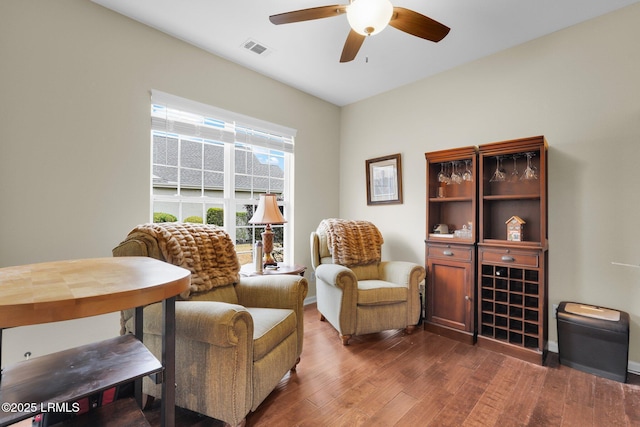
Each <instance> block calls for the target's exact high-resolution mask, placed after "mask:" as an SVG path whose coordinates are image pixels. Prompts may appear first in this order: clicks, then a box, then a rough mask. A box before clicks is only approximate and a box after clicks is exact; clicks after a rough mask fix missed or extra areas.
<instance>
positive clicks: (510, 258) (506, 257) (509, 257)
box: [502, 255, 516, 262]
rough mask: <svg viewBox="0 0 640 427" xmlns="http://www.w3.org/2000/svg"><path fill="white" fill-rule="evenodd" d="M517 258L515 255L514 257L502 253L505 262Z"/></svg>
mask: <svg viewBox="0 0 640 427" xmlns="http://www.w3.org/2000/svg"><path fill="white" fill-rule="evenodd" d="M515 260H516V259H515V258H514V257H512V256H511V255H502V261H505V262H513V261H515Z"/></svg>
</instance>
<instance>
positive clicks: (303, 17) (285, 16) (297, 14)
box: [269, 4, 347, 25]
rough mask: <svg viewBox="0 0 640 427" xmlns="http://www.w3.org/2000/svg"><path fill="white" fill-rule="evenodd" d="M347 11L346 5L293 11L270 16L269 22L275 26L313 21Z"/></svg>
mask: <svg viewBox="0 0 640 427" xmlns="http://www.w3.org/2000/svg"><path fill="white" fill-rule="evenodd" d="M346 11H347V6H346V5H340V4H337V5H333V6H320V7H312V8H310V9H301V10H294V11H292V12H285V13H279V14H277V15H271V16H270V17H269V21H271V22H272V23H274V24H276V25H280V24H291V23H293V22H301V21H311V20H313V19H321V18H331V17H332V16H338V15H341V14H343V13H345V12H346Z"/></svg>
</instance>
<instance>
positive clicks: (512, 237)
mask: <svg viewBox="0 0 640 427" xmlns="http://www.w3.org/2000/svg"><path fill="white" fill-rule="evenodd" d="M506 224H507V240H508V241H510V242H522V241H523V240H524V238H523V236H524V224H526V223H525V222H524V220H523V219H522V218H520V217H519V216H516V215H514V216H512V217H511V218H509V219H508V220H507V222H506Z"/></svg>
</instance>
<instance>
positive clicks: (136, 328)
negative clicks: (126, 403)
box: [133, 307, 144, 408]
mask: <svg viewBox="0 0 640 427" xmlns="http://www.w3.org/2000/svg"><path fill="white" fill-rule="evenodd" d="M142 313H143V310H142V307H136V310H135V314H134V316H133V333H134V334H135V336H136V338H138V339H139V340H140V341H141V342H143V341H142V336H143V332H144V331H143V330H142V325H143V324H144V319H143V318H142ZM133 395H134V397H135V398H136V402H137V403H138V407H140V408H142V378H138V379H137V380H135V381H134V382H133Z"/></svg>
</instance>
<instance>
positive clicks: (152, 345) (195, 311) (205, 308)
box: [113, 223, 308, 426]
mask: <svg viewBox="0 0 640 427" xmlns="http://www.w3.org/2000/svg"><path fill="white" fill-rule="evenodd" d="M113 255H114V256H150V257H154V258H157V259H160V260H163V261H166V262H169V263H172V264H175V265H179V266H181V267H184V268H187V269H189V270H191V272H192V274H191V287H190V289H189V291H187V292H185V293H183V294H181V295H180V297H179V298H178V300H177V301H176V405H177V406H179V407H182V408H186V409H189V410H192V411H195V412H198V413H200V414H204V415H207V416H209V417H212V418H216V419H218V420H222V421H224V422H225V423H227V424H228V425H232V426H235V425H243V424H244V423H245V422H246V416H247V414H248V413H249V412H250V411H255V410H256V409H257V407H258V405H260V403H261V402H262V401H263V400H264V399H265V398H266V397H267V396H268V395H269V393H271V391H272V390H273V389H274V388H275V386H276V385H277V384H278V382H279V381H280V380H281V379H282V377H283V376H284V375H285V374H286V373H287V371H289V370H291V371H295V369H296V365H297V363H298V361H299V360H300V354H301V352H302V338H303V301H304V298H305V297H306V295H307V290H308V284H307V280H306V279H305V278H304V277H300V276H284V275H269V276H257V277H246V278H245V277H239V274H238V273H239V271H240V265H239V263H238V258H237V255H236V252H235V247H234V244H233V242H232V241H231V239H230V238H229V236H228V235H227V233H226V232H224V230H222V229H220V228H217V227H212V226H207V225H198V224H181V223H163V224H144V225H141V226H138V227H136V228H135V229H134V230H132V231H131V232H130V233H129V235H128V236H127V238H126V239H125V240H124V241H123V242H122V243H121V244H120V245H118V246H117V247H116V248H114V249H113ZM161 312H162V308H161V306H160V305H159V304H153V305H150V306H147V307H145V308H144V326H143V332H144V334H143V340H144V343H145V344H146V345H147V347H149V349H150V350H151V351H152V352H153V353H154V354H155V355H156V356H158V357H159V356H160V354H161V344H162V339H161V335H162V331H161V329H162V321H161V320H162V319H161ZM132 317H133V311H132V310H129V311H127V312H123V313H122V318H121V322H122V325H121V333H127V332H130V331H132V329H133V319H132ZM143 392H144V393H145V394H147V395H150V396H152V397H157V398H159V397H161V388H160V386H159V385H156V384H154V383H153V382H152V381H150V380H149V379H148V378H145V380H144V382H143Z"/></svg>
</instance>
